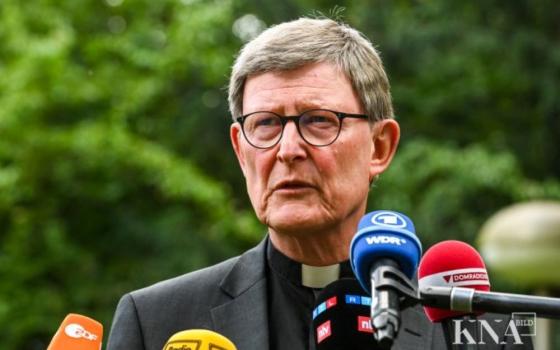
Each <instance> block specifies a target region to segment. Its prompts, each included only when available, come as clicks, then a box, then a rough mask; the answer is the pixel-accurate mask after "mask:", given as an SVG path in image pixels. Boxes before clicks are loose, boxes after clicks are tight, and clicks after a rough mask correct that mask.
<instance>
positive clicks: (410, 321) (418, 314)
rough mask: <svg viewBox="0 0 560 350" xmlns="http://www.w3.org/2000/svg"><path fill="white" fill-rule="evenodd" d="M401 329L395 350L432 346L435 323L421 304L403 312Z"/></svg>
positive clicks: (410, 349)
mask: <svg viewBox="0 0 560 350" xmlns="http://www.w3.org/2000/svg"><path fill="white" fill-rule="evenodd" d="M401 321H402V324H401V330H400V331H399V334H398V335H397V339H396V341H395V345H394V346H393V349H395V350H416V349H431V348H432V329H431V328H432V327H433V325H432V324H431V323H430V321H429V320H428V319H427V317H426V315H425V314H424V310H422V307H421V306H420V305H416V306H413V307H409V308H407V309H405V310H403V311H402V312H401Z"/></svg>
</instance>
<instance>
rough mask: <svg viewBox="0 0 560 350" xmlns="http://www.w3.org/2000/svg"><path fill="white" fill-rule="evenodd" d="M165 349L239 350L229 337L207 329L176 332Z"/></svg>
mask: <svg viewBox="0 0 560 350" xmlns="http://www.w3.org/2000/svg"><path fill="white" fill-rule="evenodd" d="M163 350H237V348H236V347H235V345H233V343H232V342H231V340H229V339H228V338H226V337H224V336H223V335H221V334H218V333H216V332H214V331H210V330H207V329H190V330H186V331H181V332H178V333H175V334H174V335H172V336H171V338H169V340H168V341H167V343H166V344H165V346H164V347H163Z"/></svg>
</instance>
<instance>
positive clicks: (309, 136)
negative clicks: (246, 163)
mask: <svg viewBox="0 0 560 350" xmlns="http://www.w3.org/2000/svg"><path fill="white" fill-rule="evenodd" d="M344 118H358V119H369V118H368V116H367V115H364V114H351V113H342V112H336V111H331V110H328V109H312V110H309V111H305V112H303V113H302V114H300V115H296V116H281V115H278V114H276V113H273V112H266V111H259V112H253V113H249V114H246V115H243V116H241V117H238V118H235V120H236V121H237V122H239V124H241V130H242V131H243V135H244V136H245V139H246V140H247V142H249V143H250V144H251V146H253V147H256V148H262V149H266V148H271V147H274V146H275V145H276V144H277V143H278V142H280V139H281V138H282V135H283V134H284V127H285V126H286V124H287V123H288V122H289V121H290V120H291V121H293V122H294V123H295V124H296V128H297V131H298V133H299V135H300V136H301V138H302V139H303V140H305V142H307V143H308V144H310V145H312V146H317V147H322V146H328V145H330V144H332V143H333V142H335V141H336V139H337V138H338V136H339V135H340V130H341V129H342V120H343V119H344Z"/></svg>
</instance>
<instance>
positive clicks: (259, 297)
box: [211, 239, 268, 350]
mask: <svg viewBox="0 0 560 350" xmlns="http://www.w3.org/2000/svg"><path fill="white" fill-rule="evenodd" d="M266 244H267V239H264V240H263V241H262V242H261V243H260V244H259V245H258V246H256V247H255V248H253V249H251V250H249V251H247V252H246V253H245V254H243V255H242V256H241V257H240V258H239V260H238V261H237V263H236V264H235V265H234V266H233V268H232V269H231V271H230V272H229V273H228V274H227V275H226V276H225V277H224V279H223V280H222V282H221V284H220V288H221V290H222V291H223V292H224V293H225V294H226V295H227V296H229V298H231V299H230V300H229V301H227V302H225V303H223V304H221V305H218V306H216V307H214V308H213V309H212V310H211V314H212V321H213V323H214V329H216V331H217V332H219V333H221V334H223V335H225V336H226V337H228V338H229V339H231V341H233V343H234V344H235V346H236V347H237V349H238V350H253V349H259V350H260V349H262V350H268V312H267V308H268V305H267V280H266V274H265V271H266V254H265V252H266Z"/></svg>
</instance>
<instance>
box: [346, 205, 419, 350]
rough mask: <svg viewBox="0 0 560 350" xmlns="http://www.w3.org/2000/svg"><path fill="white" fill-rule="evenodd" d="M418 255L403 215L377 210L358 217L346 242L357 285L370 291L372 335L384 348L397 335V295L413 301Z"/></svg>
mask: <svg viewBox="0 0 560 350" xmlns="http://www.w3.org/2000/svg"><path fill="white" fill-rule="evenodd" d="M421 255H422V245H421V243H420V241H419V240H418V238H417V237H416V233H415V229H414V224H413V223H412V221H411V220H410V219H409V218H408V217H407V216H405V215H403V214H401V213H397V212H394V211H388V210H378V211H374V212H371V213H369V214H366V215H365V216H364V217H362V219H361V220H360V223H359V225H358V232H357V233H356V235H355V236H354V238H353V239H352V242H351V244H350V263H351V265H352V270H353V271H354V274H355V275H356V277H357V279H358V281H359V282H360V284H361V286H362V287H363V288H364V290H365V291H366V292H367V293H371V296H372V304H371V320H372V323H373V327H374V328H375V329H376V330H377V331H376V332H375V333H374V337H375V339H376V340H377V343H378V345H379V346H381V347H382V348H384V349H388V348H390V347H391V345H392V344H393V341H394V339H395V338H396V336H397V334H398V331H399V326H400V306H401V305H400V304H401V298H402V299H403V301H404V300H406V301H407V302H417V295H416V294H417V293H416V287H415V286H414V284H413V283H412V282H411V280H412V278H413V277H414V275H415V273H416V268H417V266H418V261H419V260H420V256H421ZM403 306H407V305H406V304H403Z"/></svg>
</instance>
